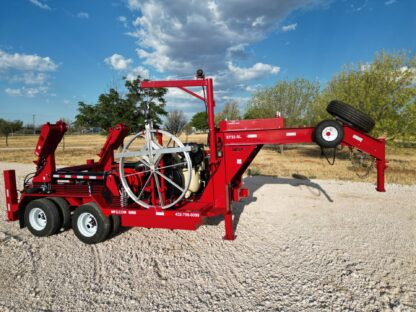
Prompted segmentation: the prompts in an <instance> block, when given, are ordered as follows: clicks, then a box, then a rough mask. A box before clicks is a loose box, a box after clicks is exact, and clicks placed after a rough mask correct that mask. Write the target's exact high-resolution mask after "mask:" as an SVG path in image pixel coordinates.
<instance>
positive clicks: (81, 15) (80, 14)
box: [77, 12, 90, 19]
mask: <svg viewBox="0 0 416 312" xmlns="http://www.w3.org/2000/svg"><path fill="white" fill-rule="evenodd" d="M77 17H78V18H85V19H88V18H90V15H89V14H88V13H87V12H79V13H78V14H77Z"/></svg>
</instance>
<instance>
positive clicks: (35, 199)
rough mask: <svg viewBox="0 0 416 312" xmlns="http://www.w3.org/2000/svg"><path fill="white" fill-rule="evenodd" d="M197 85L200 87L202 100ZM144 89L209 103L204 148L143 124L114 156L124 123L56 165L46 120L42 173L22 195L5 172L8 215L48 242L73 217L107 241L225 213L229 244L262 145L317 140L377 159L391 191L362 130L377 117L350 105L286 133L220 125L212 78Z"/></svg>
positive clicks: (89, 234)
mask: <svg viewBox="0 0 416 312" xmlns="http://www.w3.org/2000/svg"><path fill="white" fill-rule="evenodd" d="M191 87H199V88H203V90H204V95H205V94H206V97H201V96H200V95H198V94H197V93H195V92H194V91H192V90H190V89H189V88H191ZM141 88H178V89H180V90H183V91H184V92H186V93H188V94H190V95H192V96H194V97H195V98H197V99H199V100H201V101H203V102H204V103H205V105H206V109H207V116H208V126H209V133H208V142H209V144H208V149H205V148H204V146H203V145H201V144H195V143H193V144H184V143H182V142H181V141H180V140H179V138H177V137H175V136H174V135H172V134H170V133H168V132H166V131H162V130H157V129H154V128H153V126H152V122H151V120H147V122H146V125H145V128H144V130H143V131H142V132H140V133H138V134H136V135H135V136H134V137H133V138H132V139H131V140H130V141H129V142H128V143H127V144H125V145H124V148H123V151H122V152H120V153H118V154H116V155H115V154H114V151H115V150H117V149H118V148H119V147H120V146H121V145H122V144H123V141H124V139H125V137H126V136H127V135H128V133H129V129H128V128H127V127H126V126H124V125H123V124H118V125H116V126H115V127H114V128H112V129H110V131H109V135H108V137H107V140H106V142H105V144H104V146H103V148H102V149H101V151H100V153H99V156H100V159H99V161H98V162H94V161H93V160H87V162H86V164H83V165H79V166H72V167H67V168H62V169H56V166H55V157H54V153H55V150H56V147H57V146H58V144H59V142H60V141H61V139H62V137H63V135H64V133H65V132H66V130H67V128H66V125H65V123H63V122H61V121H58V122H57V123H56V124H49V123H47V124H45V125H43V127H42V130H41V133H40V136H39V140H38V144H37V145H36V148H35V155H36V156H37V160H36V161H35V164H36V171H35V172H34V173H33V176H31V177H27V179H25V182H24V187H23V189H22V190H21V191H20V193H21V194H20V197H19V198H18V195H17V189H16V179H15V172H14V170H6V171H4V180H5V189H6V204H7V217H8V219H9V220H10V221H17V220H19V221H20V226H21V227H24V226H27V227H28V228H29V230H30V231H31V232H32V233H33V234H34V235H36V236H48V235H52V234H55V233H57V232H58V231H59V230H60V229H61V228H63V227H65V224H67V223H68V220H69V219H68V218H70V219H72V228H73V230H74V232H75V234H76V235H77V237H78V238H79V239H80V240H81V241H83V242H85V243H89V244H92V243H98V242H101V241H103V240H105V239H106V238H107V237H108V236H109V234H110V232H115V231H117V229H118V227H119V226H120V225H121V226H128V227H134V226H139V227H146V228H167V229H183V230H196V229H197V228H198V227H199V226H200V225H201V224H202V223H203V221H204V219H206V218H209V217H213V216H223V217H224V220H225V222H224V223H225V237H224V238H225V239H227V240H233V239H234V238H235V236H234V231H233V215H232V203H233V202H237V201H239V200H240V199H242V198H246V197H248V195H249V192H248V190H247V189H245V188H244V187H243V182H242V176H243V173H244V172H245V171H246V170H247V168H248V167H249V165H250V164H251V162H252V161H253V159H254V158H255V157H256V155H257V153H258V152H259V151H260V149H261V148H262V147H263V146H264V145H265V144H300V143H313V142H314V143H316V144H318V145H320V146H321V147H322V148H335V147H337V146H338V145H342V146H346V147H348V148H350V149H357V150H360V151H362V152H364V153H366V154H368V155H370V156H372V157H373V158H374V159H375V162H376V169H377V187H376V190H377V191H379V192H384V191H385V189H384V171H385V169H386V159H385V141H384V139H375V138H373V137H371V136H369V135H368V134H367V133H366V132H365V131H369V130H371V128H372V126H371V122H370V121H371V119H368V116H366V115H364V114H362V113H360V112H358V111H356V110H355V109H353V108H352V107H350V106H349V105H347V104H345V103H342V102H339V101H337V102H336V104H334V103H332V102H331V103H332V104H333V105H332V106H331V107H330V106H328V111H330V113H331V114H333V115H335V116H336V119H337V120H325V121H322V122H321V123H319V124H318V125H317V126H316V127H305V128H285V127H284V119H283V118H282V117H280V116H278V117H276V118H269V119H256V120H232V121H222V122H220V125H219V128H217V127H215V123H214V108H215V100H214V91H213V81H212V79H209V78H205V77H204V76H203V75H198V78H196V79H195V80H171V81H143V82H142V83H141ZM334 107H335V108H334ZM330 108H331V109H330ZM343 108H345V110H343ZM357 112H358V113H357ZM351 114H353V117H354V118H356V117H357V116H358V119H354V118H350V116H351ZM360 114H361V115H360ZM357 125H359V126H360V127H359V126H357ZM372 125H373V126H374V124H372Z"/></svg>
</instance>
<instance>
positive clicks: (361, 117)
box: [326, 100, 375, 132]
mask: <svg viewBox="0 0 416 312" xmlns="http://www.w3.org/2000/svg"><path fill="white" fill-rule="evenodd" d="M326 110H327V112H328V113H330V114H331V115H332V116H335V117H338V118H339V119H340V120H341V121H345V122H347V123H349V124H351V125H352V126H353V127H355V128H357V129H358V130H361V131H364V132H370V131H371V130H372V129H373V128H374V125H375V123H374V120H373V119H372V118H371V117H370V116H368V115H367V114H364V113H363V112H360V111H359V110H357V109H356V108H354V107H353V106H351V105H349V104H347V103H344V102H341V101H337V100H334V101H331V102H329V104H328V106H327V108H326Z"/></svg>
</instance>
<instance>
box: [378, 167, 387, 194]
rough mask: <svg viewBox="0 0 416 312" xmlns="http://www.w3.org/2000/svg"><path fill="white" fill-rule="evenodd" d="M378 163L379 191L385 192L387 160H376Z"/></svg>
mask: <svg viewBox="0 0 416 312" xmlns="http://www.w3.org/2000/svg"><path fill="white" fill-rule="evenodd" d="M376 163H377V164H376V165H377V187H376V190H377V192H385V191H386V189H385V188H384V170H385V169H386V168H387V166H386V161H385V160H380V159H377V160H376Z"/></svg>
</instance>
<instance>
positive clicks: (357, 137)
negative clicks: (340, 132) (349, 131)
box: [352, 134, 363, 143]
mask: <svg viewBox="0 0 416 312" xmlns="http://www.w3.org/2000/svg"><path fill="white" fill-rule="evenodd" d="M352 138H353V139H355V140H357V141H358V142H360V143H361V142H362V141H363V138H362V137H360V136H358V135H356V134H354V135H353V136H352Z"/></svg>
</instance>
